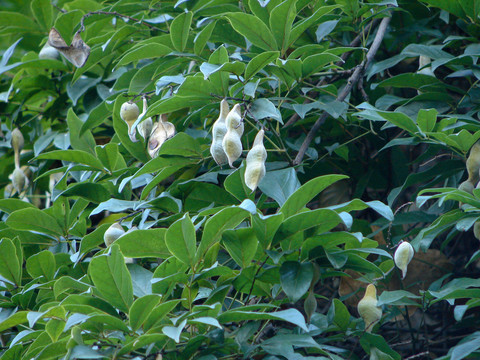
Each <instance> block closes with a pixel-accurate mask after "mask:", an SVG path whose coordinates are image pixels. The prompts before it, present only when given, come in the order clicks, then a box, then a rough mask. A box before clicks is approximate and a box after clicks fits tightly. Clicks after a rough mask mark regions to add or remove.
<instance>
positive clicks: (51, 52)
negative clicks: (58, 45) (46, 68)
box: [38, 43, 60, 60]
mask: <svg viewBox="0 0 480 360" xmlns="http://www.w3.org/2000/svg"><path fill="white" fill-rule="evenodd" d="M59 56H60V53H59V52H58V50H57V49H55V48H54V47H52V46H50V45H49V44H48V43H46V44H45V46H44V47H43V48H42V49H41V50H40V52H39V53H38V58H39V59H53V60H56V59H58V57H59Z"/></svg>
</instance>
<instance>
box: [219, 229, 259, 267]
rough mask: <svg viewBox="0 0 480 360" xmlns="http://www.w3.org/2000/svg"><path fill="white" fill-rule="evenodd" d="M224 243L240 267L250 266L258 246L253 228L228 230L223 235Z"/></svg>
mask: <svg viewBox="0 0 480 360" xmlns="http://www.w3.org/2000/svg"><path fill="white" fill-rule="evenodd" d="M222 243H223V245H225V248H226V249H227V251H228V253H229V254H230V256H231V257H232V259H233V260H234V261H235V262H236V263H237V264H238V266H240V267H241V268H246V267H248V266H250V263H251V261H252V260H253V258H254V256H255V252H256V251H257V245H258V239H257V237H256V236H255V232H254V231H253V229H252V228H241V229H237V230H226V231H225V232H224V233H223V234H222Z"/></svg>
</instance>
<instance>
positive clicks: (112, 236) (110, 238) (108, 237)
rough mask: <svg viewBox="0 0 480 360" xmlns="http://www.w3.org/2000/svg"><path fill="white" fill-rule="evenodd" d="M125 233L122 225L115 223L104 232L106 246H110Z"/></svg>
mask: <svg viewBox="0 0 480 360" xmlns="http://www.w3.org/2000/svg"><path fill="white" fill-rule="evenodd" d="M124 234H125V230H123V227H122V225H120V224H119V223H113V224H112V225H110V227H109V228H108V229H107V231H105V233H104V234H103V242H104V243H105V245H106V246H110V245H112V244H113V243H114V242H115V241H116V240H118V239H119V238H120V237H121V236H122V235H124Z"/></svg>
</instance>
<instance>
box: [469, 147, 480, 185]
mask: <svg viewBox="0 0 480 360" xmlns="http://www.w3.org/2000/svg"><path fill="white" fill-rule="evenodd" d="M479 170H480V141H477V142H476V143H475V144H473V146H472V148H471V149H470V155H468V158H467V172H468V181H469V182H471V183H472V184H476V183H477V182H478V180H479V173H478V171H479Z"/></svg>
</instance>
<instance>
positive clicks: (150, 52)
mask: <svg viewBox="0 0 480 360" xmlns="http://www.w3.org/2000/svg"><path fill="white" fill-rule="evenodd" d="M171 52H172V49H170V48H169V47H168V46H165V45H162V44H148V45H142V46H139V47H135V48H133V49H132V50H130V51H128V52H126V53H125V55H123V56H122V57H121V58H120V60H118V63H117V64H116V67H117V68H120V67H121V66H124V65H127V64H130V63H132V62H138V61H140V60H143V59H152V58H160V57H164V56H165V55H168V54H170V53H171Z"/></svg>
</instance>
